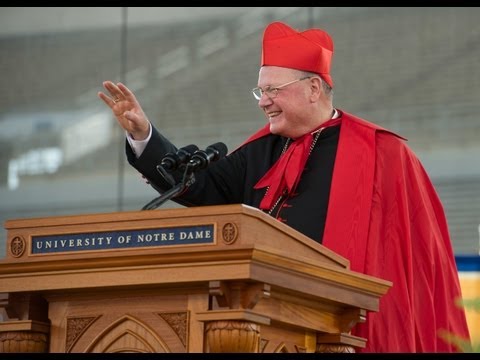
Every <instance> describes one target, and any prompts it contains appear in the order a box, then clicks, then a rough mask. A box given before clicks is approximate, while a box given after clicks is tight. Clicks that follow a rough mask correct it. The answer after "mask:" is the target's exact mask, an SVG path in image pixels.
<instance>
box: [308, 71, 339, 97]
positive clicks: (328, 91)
mask: <svg viewBox="0 0 480 360" xmlns="http://www.w3.org/2000/svg"><path fill="white" fill-rule="evenodd" d="M300 74H301V75H300V76H301V77H304V76H315V77H317V76H318V77H319V78H320V81H321V82H322V88H323V92H324V93H325V95H327V96H329V97H333V89H332V87H331V86H330V85H328V84H327V82H326V81H325V80H323V79H322V77H321V76H320V75H319V74H317V73H314V72H311V71H300Z"/></svg>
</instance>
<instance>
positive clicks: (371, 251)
mask: <svg viewBox="0 0 480 360" xmlns="http://www.w3.org/2000/svg"><path fill="white" fill-rule="evenodd" d="M341 115H342V125H341V130H340V138H339V143H338V149H337V155H336V160H335V165H334V172H333V178H332V185H331V190H330V199H329V207H328V215H327V219H326V224H325V232H324V236H323V245H324V246H326V247H328V248H329V249H331V250H333V251H335V252H336V253H337V254H339V255H341V256H343V257H345V258H347V259H348V260H350V268H351V270H353V271H357V272H360V273H364V274H368V275H372V276H375V277H378V278H381V279H385V280H389V281H391V282H392V283H393V286H392V288H391V289H390V290H389V291H388V293H387V294H386V295H384V296H383V297H382V298H381V299H380V309H379V312H377V313H369V314H368V316H367V321H366V322H365V323H363V324H358V325H356V327H355V328H354V329H353V330H352V334H354V335H356V336H361V337H363V338H366V339H367V346H366V348H365V349H361V350H360V351H362V352H454V351H457V349H456V347H455V346H454V345H453V344H451V343H448V342H446V341H444V340H443V339H442V338H441V337H440V336H439V331H441V330H446V331H448V332H451V333H453V334H455V335H458V336H461V337H463V338H465V339H469V332H468V328H467V323H466V318H465V313H464V310H463V309H461V308H459V307H458V306H457V305H456V304H455V300H456V299H457V298H461V291H460V284H459V279H458V272H457V267H456V264H455V259H454V256H453V250H452V246H451V242H450V237H449V234H448V228H447V222H446V218H445V213H444V210H443V206H442V204H441V202H440V200H439V197H438V195H437V193H436V191H435V189H434V187H433V185H432V183H431V181H430V179H429V177H428V175H427V174H426V172H425V170H424V168H423V166H422V165H421V163H420V161H419V160H418V158H417V157H416V156H415V154H414V153H413V152H412V151H411V150H410V149H409V148H408V147H407V146H406V145H405V143H404V142H403V141H402V140H401V139H400V137H398V136H396V135H395V134H393V133H392V132H389V131H387V130H385V129H383V128H381V127H379V126H377V125H375V124H372V123H370V122H367V121H365V120H362V119H360V118H357V117H355V116H353V115H351V114H348V113H345V112H341ZM269 133H270V131H269V126H268V124H267V126H265V127H264V128H263V129H261V130H260V131H258V132H257V133H255V134H253V135H252V136H251V137H250V138H249V139H248V140H247V141H246V142H245V143H247V142H250V141H253V140H255V139H257V138H259V137H262V136H265V135H267V134H269Z"/></svg>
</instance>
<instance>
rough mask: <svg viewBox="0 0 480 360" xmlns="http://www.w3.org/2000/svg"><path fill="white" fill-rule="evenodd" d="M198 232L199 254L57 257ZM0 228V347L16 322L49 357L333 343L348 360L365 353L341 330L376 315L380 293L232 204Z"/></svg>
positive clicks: (192, 249)
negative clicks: (204, 231)
mask: <svg viewBox="0 0 480 360" xmlns="http://www.w3.org/2000/svg"><path fill="white" fill-rule="evenodd" d="M204 225H208V226H210V225H211V226H212V229H213V238H212V241H211V242H209V243H192V244H182V243H181V240H180V241H177V244H170V243H168V241H167V240H165V241H166V242H164V244H166V243H168V245H164V244H162V245H159V246H151V244H152V242H150V243H149V246H146V245H145V244H144V243H141V244H140V245H142V246H140V245H138V246H136V247H123V248H108V247H107V248H103V249H96V250H82V248H81V247H77V248H75V249H74V247H73V246H72V247H68V245H69V244H73V245H75V241H76V237H77V238H78V237H80V236H81V234H93V236H95V234H104V233H107V232H110V233H114V234H117V235H118V239H117V240H119V239H120V236H121V234H127V233H128V234H130V233H131V234H134V233H135V232H136V231H147V232H148V231H157V230H158V229H162V231H170V230H171V231H172V233H173V231H176V230H178V229H180V230H181V229H186V228H188V227H192V226H197V227H201V226H204ZM5 228H6V230H7V256H6V258H5V259H3V261H1V262H0V293H2V294H3V298H2V299H0V304H1V305H0V306H1V307H2V308H3V309H4V312H5V314H6V316H5V318H6V319H5V320H6V321H4V322H0V344H1V343H2V341H3V340H2V339H6V335H5V334H7V332H8V331H7V328H8V329H10V330H9V333H10V334H11V326H12V325H11V324H12V323H15V321H17V322H18V323H20V322H21V321H27V320H28V321H37V322H42V323H43V324H49V325H50V328H49V343H48V346H47V348H46V351H49V352H208V351H229V352H232V351H252V352H315V351H318V349H321V348H322V346H320V345H321V344H322V341H323V340H322V339H327V340H326V341H327V344H328V341H332V340H331V339H333V337H332V336H334V335H336V336H337V337H335V339H340V340H336V341H337V342H336V343H335V344H336V345H335V346H340V348H341V347H342V346H343V345H344V350H345V349H347V347H348V350H350V348H352V346H357V347H358V346H360V347H361V346H362V344H364V342H365V339H355V341H352V340H351V339H352V338H351V337H349V336H348V333H349V331H350V330H351V328H352V326H353V325H354V324H356V323H357V322H361V321H364V319H365V314H366V311H378V303H379V298H380V297H381V296H382V295H383V294H385V293H386V291H388V288H389V287H390V286H391V283H390V282H388V281H385V280H381V279H377V278H374V277H370V276H366V275H364V274H359V273H356V272H353V271H351V270H350V269H349V262H348V261H347V260H346V259H344V258H343V257H341V256H339V255H338V254H335V253H334V252H332V251H330V250H329V249H327V248H325V247H324V246H322V245H320V244H318V243H316V242H315V241H313V240H312V239H309V238H308V237H306V236H304V235H302V234H301V233H299V232H297V231H295V230H294V229H292V228H290V227H288V226H286V225H285V224H282V223H280V222H278V221H277V220H275V219H273V218H272V217H270V216H268V215H267V214H264V213H263V212H261V211H259V210H257V209H255V208H252V207H249V206H245V205H241V204H234V205H224V206H204V207H195V208H182V209H166V210H155V211H131V212H119V213H108V214H86V215H74V216H60V217H45V218H35V219H14V220H7V221H6V223H5ZM157 235H158V234H157ZM192 236H193V235H192ZM40 237H47V238H50V237H52V239H53V237H56V238H55V239H61V240H63V241H62V242H61V243H60V242H59V241H60V240H58V241H57V243H54V242H53V240H52V241H51V242H50V245H51V246H52V247H53V246H54V245H55V246H58V247H61V246H60V245H62V246H64V247H63V248H62V249H64V251H60V252H55V253H35V252H34V251H33V240H32V239H38V238H40ZM92 238H93V237H92ZM124 238H126V236H125V237H124ZM145 238H146V237H145ZM150 238H151V237H150ZM139 239H140V238H139V237H138V235H137V239H135V238H134V236H133V235H132V238H131V241H132V243H134V242H135V241H136V240H139ZM142 239H144V238H142ZM159 239H160V236H157V242H156V244H160V243H161V241H160V240H159ZM70 240H72V241H73V242H70ZM49 241H50V240H49ZM152 241H153V240H152ZM192 241H193V240H192ZM112 242H114V240H112ZM78 243H79V244H82V241H79V242H78ZM83 243H86V242H85V241H83ZM172 243H173V242H172ZM45 244H46V242H45ZM45 246H46V245H45ZM37 250H38V249H37ZM7 324H8V327H7ZM16 331H17V332H18V333H29V332H30V333H32V331H31V330H28V329H27V330H25V329H23V330H22V329H21V327H18V329H17V330H16ZM327 335H328V336H330V337H328V336H327ZM2 336H3V337H2ZM9 336H10V338H9V339H10V340H11V335H9ZM239 339H240V340H241V344H244V345H238V341H237V340H239ZM10 340H9V341H10ZM5 341H6V340H5ZM4 343H5V342H4ZM342 344H343V345H342ZM352 344H353V345H352Z"/></svg>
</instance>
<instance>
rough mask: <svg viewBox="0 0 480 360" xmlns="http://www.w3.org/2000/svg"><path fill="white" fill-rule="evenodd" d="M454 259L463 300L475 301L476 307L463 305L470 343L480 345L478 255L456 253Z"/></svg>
mask: <svg viewBox="0 0 480 360" xmlns="http://www.w3.org/2000/svg"><path fill="white" fill-rule="evenodd" d="M455 260H456V262H457V268H458V276H459V278H460V287H461V288H462V297H463V300H464V301H477V302H476V304H477V305H476V308H475V306H473V305H471V306H469V305H468V304H467V305H466V306H465V315H466V316H467V324H468V329H469V331H470V338H471V340H472V345H473V346H474V347H478V346H479V345H480V310H479V309H478V306H479V305H478V303H480V256H478V255H457V256H455Z"/></svg>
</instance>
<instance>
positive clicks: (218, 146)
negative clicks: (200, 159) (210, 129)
mask: <svg viewBox="0 0 480 360" xmlns="http://www.w3.org/2000/svg"><path fill="white" fill-rule="evenodd" d="M209 148H212V149H214V150H216V151H217V152H218V157H217V158H218V159H221V158H223V157H225V156H226V155H227V153H228V148H227V145H225V144H224V143H223V142H217V143H215V144H212V145H210V146H209Z"/></svg>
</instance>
